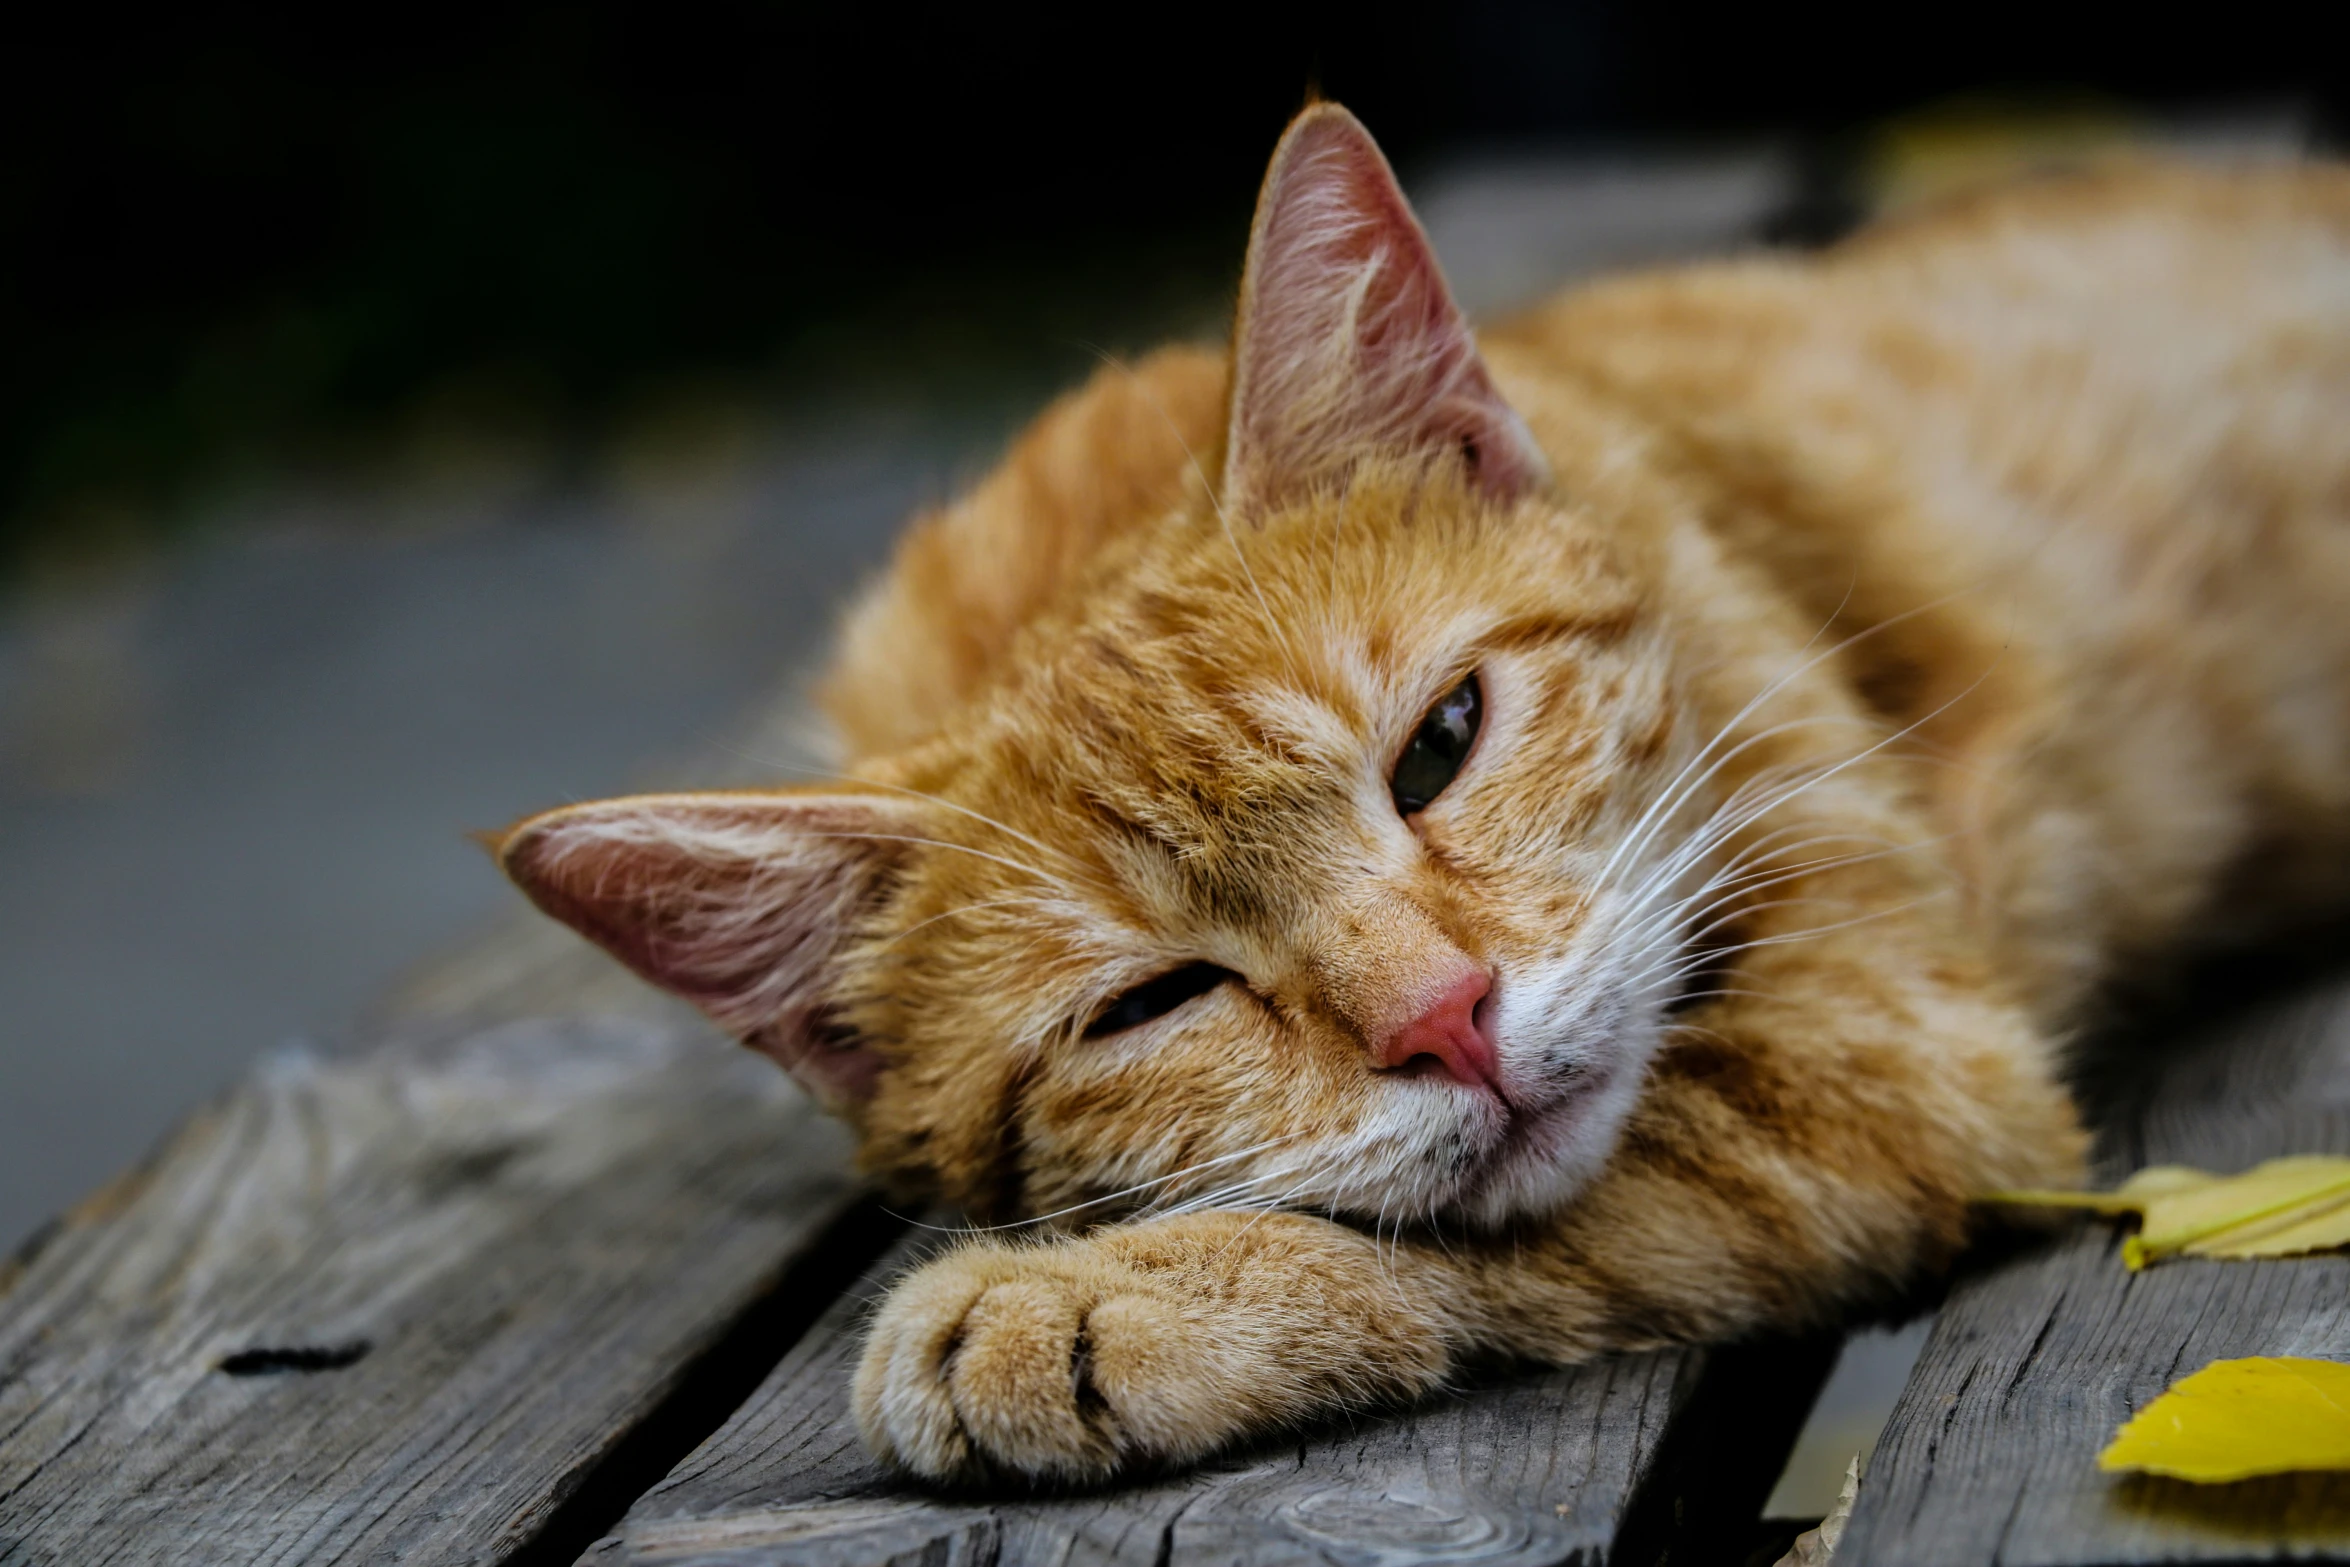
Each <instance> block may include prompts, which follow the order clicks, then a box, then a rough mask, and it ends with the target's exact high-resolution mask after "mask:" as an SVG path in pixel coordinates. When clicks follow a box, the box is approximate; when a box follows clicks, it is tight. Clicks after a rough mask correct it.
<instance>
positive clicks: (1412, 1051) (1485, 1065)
mask: <svg viewBox="0 0 2350 1567" xmlns="http://www.w3.org/2000/svg"><path fill="white" fill-rule="evenodd" d="M1492 989H1493V978H1492V976H1491V975H1489V974H1486V973H1484V972H1483V971H1482V970H1480V971H1478V972H1476V973H1473V974H1468V975H1465V976H1463V977H1462V978H1461V979H1460V980H1458V981H1456V982H1455V983H1454V984H1453V985H1452V987H1451V988H1450V989H1448V990H1446V991H1445V992H1444V994H1443V995H1441V996H1438V997H1437V998H1436V1002H1435V1004H1434V1005H1433V1006H1431V1007H1429V1008H1428V1010H1427V1011H1425V1012H1423V1013H1421V1014H1420V1015H1419V1016H1418V1017H1416V1018H1413V1019H1412V1020H1411V1021H1410V1022H1409V1023H1406V1024H1404V1026H1403V1027H1401V1028H1399V1029H1397V1030H1396V1031H1395V1032H1394V1033H1392V1034H1390V1035H1388V1036H1387V1038H1386V1039H1384V1040H1382V1041H1381V1042H1380V1045H1379V1050H1378V1060H1379V1064H1380V1065H1381V1066H1385V1067H1397V1066H1410V1065H1411V1064H1412V1063H1413V1062H1415V1061H1420V1060H1423V1059H1425V1060H1427V1061H1430V1062H1432V1063H1434V1065H1435V1066H1436V1067H1438V1068H1440V1069H1441V1070H1442V1071H1443V1072H1444V1074H1445V1076H1447V1077H1449V1078H1451V1079H1452V1080H1453V1081H1454V1082H1456V1083H1466V1084H1468V1085H1469V1086H1470V1087H1471V1088H1494V1089H1498V1088H1499V1086H1500V1082H1501V1063H1500V1061H1499V1059H1498V1058H1496V1056H1495V1055H1494V1051H1493V1041H1491V1040H1490V1039H1487V1038H1486V1037H1485V1031H1484V1030H1483V1029H1481V1028H1479V1027H1478V1026H1477V1003H1478V1002H1480V1001H1483V1000H1484V999H1485V997H1486V995H1487V993H1488V992H1490V991H1491V990H1492Z"/></svg>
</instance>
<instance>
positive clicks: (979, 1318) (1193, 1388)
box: [856, 1242, 1246, 1481]
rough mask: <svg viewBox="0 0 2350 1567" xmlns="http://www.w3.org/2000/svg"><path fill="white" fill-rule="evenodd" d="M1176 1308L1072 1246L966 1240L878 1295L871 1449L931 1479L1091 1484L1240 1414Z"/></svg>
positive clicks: (864, 1414) (860, 1413) (1155, 1458)
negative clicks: (968, 1243) (880, 1302)
mask: <svg viewBox="0 0 2350 1567" xmlns="http://www.w3.org/2000/svg"><path fill="white" fill-rule="evenodd" d="M1219 1358H1220V1357H1218V1356H1217V1355H1216V1354H1215V1353H1214V1351H1213V1350H1212V1349H1211V1347H1210V1346H1209V1344H1208V1343H1207V1342H1206V1337H1205V1335H1204V1334H1203V1333H1202V1331H1201V1324H1200V1322H1199V1321H1197V1320H1196V1319H1195V1315H1194V1313H1193V1312H1190V1311H1187V1310H1186V1309H1185V1303H1184V1302H1183V1301H1182V1300H1181V1299H1180V1298H1179V1297H1178V1296H1176V1295H1174V1294H1173V1293H1172V1292H1170V1291H1168V1290H1167V1289H1165V1288H1164V1286H1163V1285H1162V1284H1160V1283H1159V1282H1158V1281H1155V1280H1153V1279H1152V1278H1151V1277H1150V1276H1149V1275H1148V1274H1146V1273H1144V1272H1142V1271H1141V1270H1139V1269H1136V1268H1132V1267H1129V1266H1127V1265H1125V1264H1123V1263H1121V1262H1119V1261H1117V1260H1115V1259H1113V1258H1109V1257H1105V1256H1102V1255H1099V1254H1097V1253H1095V1252H1094V1251H1093V1249H1092V1248H1089V1247H1087V1246H1085V1245H1084V1244H1083V1243H1082V1242H1079V1243H1070V1244H1063V1245H1059V1246H1039V1247H1008V1246H999V1245H991V1244H982V1245H976V1246H971V1247H967V1248H965V1249H964V1250H961V1251H958V1252H954V1253H951V1254H950V1255H948V1256H945V1257H942V1258H939V1259H938V1260H936V1261H934V1262H931V1263H929V1264H927V1265H926V1266H924V1267H922V1268H919V1269H917V1270H916V1271H915V1272H913V1273H912V1274H910V1275H909V1276H907V1277H906V1278H905V1279H903V1280H901V1281H900V1282H899V1284H898V1285H897V1287H896V1288H895V1289H894V1290H892V1291H891V1292H890V1295H889V1298H888V1300H887V1301H886V1302H885V1303H884V1304H883V1306H882V1308H881V1311H880V1313H879V1314H878V1315H877V1316H876V1317H875V1319H874V1323H873V1329H872V1332H871V1334H870V1336H869V1337H868V1338H867V1339H866V1341H865V1351H864V1359H863V1362H862V1363H861V1364H860V1365H859V1367H858V1370H857V1380H856V1409H857V1420H858V1423H859V1425H860V1426H861V1427H862V1428H863V1430H864V1433H865V1440H866V1442H867V1444H868V1445H870V1446H871V1447H872V1448H873V1450H874V1451H875V1452H876V1453H878V1454H879V1455H880V1456H881V1457H883V1458H885V1459H888V1460H891V1461H893V1462H896V1463H898V1464H901V1465H903V1466H904V1467H906V1468H907V1469H910V1470H912V1471H913V1472H914V1473H916V1474H918V1475H921V1476H923V1477H924V1478H926V1479H930V1480H971V1479H980V1478H984V1477H988V1476H1002V1475H1017V1476H1022V1477H1025V1478H1029V1479H1035V1480H1057V1481H1084V1480H1098V1479H1103V1478H1106V1477H1108V1476H1110V1475H1113V1474H1116V1473H1119V1472H1121V1471H1124V1470H1128V1469H1132V1468H1136V1467H1140V1466H1142V1465H1146V1464H1151V1463H1158V1462H1165V1461H1170V1460H1180V1459H1185V1458H1191V1457H1196V1456H1198V1455H1200V1454H1202V1453H1205V1452H1206V1451H1208V1450H1209V1449H1210V1448H1212V1447H1215V1446H1217V1445H1218V1444H1219V1443H1220V1442H1222V1441H1223V1440H1225V1439H1226V1438H1227V1437H1229V1436H1230V1435H1231V1434H1232V1433H1233V1432H1234V1431H1235V1429H1236V1428H1237V1427H1238V1426H1239V1424H1241V1423H1242V1421H1243V1420H1244V1418H1245V1413H1246V1411H1245V1409H1243V1408H1239V1407H1235V1406H1236V1402H1237V1401H1236V1400H1235V1399H1234V1398H1233V1397H1232V1396H1231V1394H1230V1393H1229V1391H1220V1390H1219V1384H1222V1383H1224V1382H1225V1379H1224V1378H1222V1377H1219V1376H1217V1375H1215V1374H1214V1371H1213V1369H1212V1368H1213V1367H1214V1364H1215V1362H1216V1361H1217V1360H1218V1359H1219Z"/></svg>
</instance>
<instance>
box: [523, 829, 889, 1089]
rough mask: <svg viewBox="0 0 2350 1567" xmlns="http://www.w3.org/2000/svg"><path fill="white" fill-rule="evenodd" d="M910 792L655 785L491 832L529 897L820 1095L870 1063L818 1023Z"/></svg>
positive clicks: (885, 864) (867, 1076) (875, 1067)
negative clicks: (650, 790)
mask: <svg viewBox="0 0 2350 1567" xmlns="http://www.w3.org/2000/svg"><path fill="white" fill-rule="evenodd" d="M922 808H923V807H922V802H920V801H917V800H905V799H897V798H892V797H888V796H876V795H864V794H655V795H637V796H632V797H628V798H623V799H617V800H597V801H593V802H591V803H589V804H586V805H573V806H566V807H564V808H563V809H560V810H554V811H549V812H547V813H546V814H544V815H541V816H533V817H530V818H528V819H527V820H525V821H523V822H521V823H519V824H518V825H516V826H515V827H513V828H512V829H511V830H509V831H508V832H506V833H505V834H504V835H503V836H501V837H498V838H497V839H495V840H494V841H493V842H492V844H491V849H492V852H493V853H495V854H496V856H497V859H498V865H499V868H500V869H502V870H503V871H505V873H506V874H507V875H508V876H509V877H511V878H512V879H513V881H514V884H515V885H516V886H518V887H520V888H521V889H522V890H523V892H524V893H525V894H526V895H528V897H529V898H530V900H531V902H533V903H535V904H537V905H538V906H539V908H540V909H542V910H544V911H545V912H546V913H548V914H551V915H553V916H554V917H555V918H556V919H559V920H561V921H562V922H563V923H564V924H566V925H569V926H570V927H571V928H572V929H574V930H576V931H578V932H579V933H580V934H581V935H583V936H585V937H587V938H588V939H589V940H590V941H593V942H594V943H596V944H597V945H598V946H600V947H602V948H603V949H604V950H605V951H607V952H609V953H611V954H612V955H613V956H614V957H616V958H618V959H619V960H620V961H621V962H622V963H624V964H626V965H628V967H629V968H631V969H633V970H635V971H636V972H637V973H638V974H640V975H642V976H643V977H644V978H646V979H648V980H651V981H652V982H653V983H654V984H656V985H659V986H660V987H662V988H663V989H665V990H669V991H673V992H675V993H676V994H678V995H680V996H683V997H684V998H685V999H686V1000H688V1001H691V1002H693V1003H694V1004H695V1005H696V1006H699V1007H700V1008H701V1009H702V1010H703V1011H705V1012H707V1013H709V1014H710V1016H711V1017H713V1018H715V1019H716V1020H717V1021H718V1023H719V1024H720V1025H721V1026H722V1027H724V1028H725V1029H727V1030H728V1031H729V1032H730V1033H733V1034H735V1035H737V1036H739V1037H740V1038H741V1039H742V1041H743V1042H744V1043H745V1044H747V1045H749V1046H751V1047H752V1048H753V1049H755V1050H759V1051H762V1052H764V1053H766V1054H767V1055H770V1056H772V1057H774V1058H775V1059H776V1060H777V1061H778V1062H780V1063H782V1065H783V1066H784V1067H785V1068H786V1069H787V1070H788V1071H790V1073H791V1074H792V1076H793V1077H795V1078H796V1079H798V1080H799V1082H800V1084H801V1085H802V1086H803V1087H805V1088H806V1089H807V1090H808V1091H809V1092H810V1093H812V1094H814V1095H815V1096H816V1098H817V1099H818V1100H820V1101H821V1102H822V1103H823V1104H824V1105H825V1106H826V1107H827V1108H828V1109H833V1110H844V1109H848V1108H850V1107H852V1106H853V1105H855V1104H856V1103H858V1102H859V1101H861V1100H863V1099H864V1098H865V1097H867V1096H868V1095H869V1094H870V1093H871V1092H872V1089H873V1084H874V1080H875V1078H876V1076H877V1074H878V1072H879V1068H880V1062H879V1059H878V1058H877V1057H876V1056H875V1054H874V1053H873V1051H872V1050H871V1049H870V1048H868V1047H867V1046H866V1045H864V1044H863V1043H862V1042H860V1041H858V1040H856V1039H853V1038H849V1037H846V1036H844V1035H843V1034H842V1032H841V1031H840V1030H839V1029H837V1028H835V1027H832V1026H830V1024H829V1021H828V1020H827V1019H826V1017H825V1016H824V1013H823V997H824V995H825V992H826V987H827V981H828V980H829V978H830V975H831V968H832V964H833V962H834V960H835V958H836V956H837V953H838V950H839V947H840V943H841V940H842V938H843V936H844V935H845V934H846V933H847V932H848V930H849V929H850V927H851V926H852V925H853V924H854V922H855V919H856V916H857V914H858V912H859V911H860V910H861V909H863V908H864V907H866V906H867V904H868V902H869V900H871V899H872V898H873V897H874V896H875V895H876V894H877V893H878V892H879V890H880V888H881V885H882V883H883V880H884V878H885V877H886V876H887V875H888V874H889V872H890V870H891V868H892V867H893V866H894V865H895V864H897V863H898V861H899V860H900V858H901V856H902V854H903V851H904V850H905V848H906V847H907V841H908V840H909V839H911V838H916V837H921V836H925V834H924V831H923V827H922V823H921V811H922Z"/></svg>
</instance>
